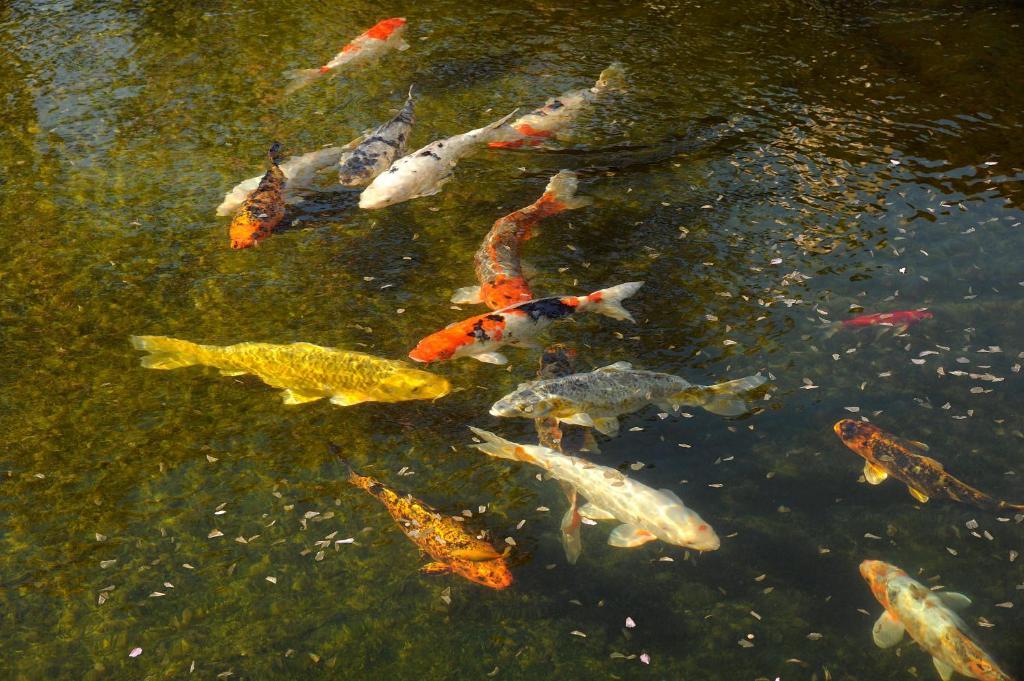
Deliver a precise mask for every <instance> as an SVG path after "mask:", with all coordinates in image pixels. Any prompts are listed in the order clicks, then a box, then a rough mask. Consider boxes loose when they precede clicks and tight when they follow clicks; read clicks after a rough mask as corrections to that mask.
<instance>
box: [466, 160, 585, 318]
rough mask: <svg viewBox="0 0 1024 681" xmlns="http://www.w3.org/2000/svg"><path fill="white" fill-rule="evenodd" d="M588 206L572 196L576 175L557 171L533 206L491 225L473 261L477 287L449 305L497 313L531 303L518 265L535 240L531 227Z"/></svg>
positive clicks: (528, 290) (534, 230)
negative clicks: (476, 305) (522, 252)
mask: <svg viewBox="0 0 1024 681" xmlns="http://www.w3.org/2000/svg"><path fill="white" fill-rule="evenodd" d="M591 203H592V202H591V200H590V199H589V198H585V197H577V196H576V173H573V172H571V171H568V170H562V171H560V172H559V173H558V174H557V175H555V176H554V177H553V178H551V181H550V182H548V186H547V187H546V188H545V189H544V194H543V195H542V196H541V197H540V198H539V199H537V200H536V201H535V202H534V203H533V204H531V205H529V206H527V207H526V208H522V209H520V210H517V211H515V212H514V213H509V214H508V215H506V216H505V217H503V218H501V219H499V220H498V221H496V222H495V223H494V226H493V227H491V231H490V232H488V233H487V236H486V237H485V238H484V242H483V244H482V245H481V246H480V248H479V250H477V252H476V255H475V256H474V257H473V261H474V263H475V264H476V278H477V279H479V280H480V286H466V287H465V288H460V289H459V290H457V291H456V292H455V295H453V296H452V302H453V303H467V304H473V303H484V304H485V305H487V307H489V308H491V309H492V310H500V309H502V308H505V307H508V306H509V305H515V304H516V303H525V302H526V301H528V300H532V299H533V293H531V292H530V286H529V285H528V284H527V283H526V279H525V278H524V277H523V273H522V269H521V265H520V262H519V248H520V246H521V245H522V243H523V242H524V241H526V240H528V239H531V238H533V237H534V236H536V234H537V230H536V229H534V226H535V225H536V224H537V223H538V222H540V221H541V220H543V219H544V218H546V217H549V216H552V215H557V214H558V213H561V212H562V211H566V210H573V209H575V208H582V207H583V206H589V205H590V204H591Z"/></svg>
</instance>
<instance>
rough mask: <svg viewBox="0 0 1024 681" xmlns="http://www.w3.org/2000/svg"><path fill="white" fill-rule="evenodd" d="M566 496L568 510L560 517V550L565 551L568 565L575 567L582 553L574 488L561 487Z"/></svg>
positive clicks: (576, 497)
mask: <svg viewBox="0 0 1024 681" xmlns="http://www.w3.org/2000/svg"><path fill="white" fill-rule="evenodd" d="M562 489H563V490H564V491H565V493H566V496H568V498H569V510H567V511H566V512H565V515H564V516H563V517H562V524H561V527H560V529H561V530H562V548H563V549H565V560H566V561H568V563H569V565H575V564H576V561H577V560H579V557H580V554H581V553H582V552H583V540H582V539H581V538H580V514H579V509H578V508H577V506H576V504H577V500H578V495H577V494H576V490H575V488H573V487H571V486H569V485H565V484H563V485H562Z"/></svg>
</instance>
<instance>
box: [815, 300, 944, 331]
mask: <svg viewBox="0 0 1024 681" xmlns="http://www.w3.org/2000/svg"><path fill="white" fill-rule="evenodd" d="M934 316H935V315H933V314H932V313H931V312H929V311H928V310H927V309H925V308H923V307H922V308H921V309H919V310H896V311H895V312H876V313H875V314H865V315H861V316H859V317H854V318H853V319H844V320H842V321H839V322H834V323H832V324H829V325H828V327H829V335H830V336H831V335H832V334H833V333H835V332H836V331H838V330H839V329H862V328H864V327H866V326H893V327H896V333H898V334H899V333H904V332H905V331H906V330H907V329H908V328H910V325H911V324H913V323H915V322H919V321H921V320H922V319H931V318H932V317H934Z"/></svg>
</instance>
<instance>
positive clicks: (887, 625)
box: [860, 560, 1013, 681]
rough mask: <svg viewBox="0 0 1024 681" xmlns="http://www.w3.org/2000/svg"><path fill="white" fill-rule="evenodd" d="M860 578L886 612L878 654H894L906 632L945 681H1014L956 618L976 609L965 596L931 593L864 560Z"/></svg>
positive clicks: (878, 632) (877, 631) (876, 633)
mask: <svg viewBox="0 0 1024 681" xmlns="http://www.w3.org/2000/svg"><path fill="white" fill-rule="evenodd" d="M860 574H861V576H862V577H863V578H864V579H865V580H866V581H867V583H868V586H870V587H871V593H872V594H873V595H874V596H875V598H876V599H877V600H878V602H879V603H881V604H882V607H883V608H885V612H884V613H882V616H881V617H879V618H878V621H876V622H875V626H874V629H873V630H872V634H873V637H874V640H875V645H877V646H878V647H879V648H891V647H892V646H894V645H896V644H897V643H899V642H900V641H901V640H902V639H903V634H904V632H906V633H907V634H909V635H910V638H912V639H914V641H916V642H917V643H918V645H920V646H921V647H922V648H924V649H925V651H926V652H928V654H930V655H931V656H932V662H933V663H934V665H935V669H936V671H938V672H939V676H940V677H941V678H942V681H948V680H949V679H950V678H951V677H952V676H953V672H957V673H959V674H963V675H964V676H966V677H968V678H971V679H979V680H980V681H1013V680H1012V679H1011V678H1010V677H1009V676H1007V675H1006V673H1004V672H1003V671H1002V670H1001V669H999V667H998V666H996V663H995V662H993V660H992V658H991V657H989V655H988V653H986V652H985V651H984V650H982V649H981V647H980V646H979V645H978V644H977V643H975V642H974V640H973V638H972V634H971V632H970V630H969V629H968V628H967V625H966V624H965V623H964V621H963V620H962V619H961V618H960V616H959V615H957V614H956V612H955V611H956V610H961V609H963V608H965V607H967V606H968V605H970V604H971V600H970V599H969V598H967V597H966V596H964V595H963V594H958V593H950V592H946V591H932V590H931V589H929V588H928V587H926V586H924V585H923V584H921V583H920V582H918V581H917V580H915V579H913V578H911V577H910V575H908V574H907V573H906V572H904V571H903V570H901V569H899V568H898V567H896V566H895V565H890V564H889V563H884V562H882V561H880V560H865V561H864V562H863V563H861V564H860Z"/></svg>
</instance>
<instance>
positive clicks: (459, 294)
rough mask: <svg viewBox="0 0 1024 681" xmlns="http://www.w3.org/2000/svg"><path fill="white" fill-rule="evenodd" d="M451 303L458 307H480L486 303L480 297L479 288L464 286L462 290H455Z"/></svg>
mask: <svg viewBox="0 0 1024 681" xmlns="http://www.w3.org/2000/svg"><path fill="white" fill-rule="evenodd" d="M451 302H453V303H455V304H456V305H478V304H479V303H482V302H484V301H483V299H482V298H481V297H480V287H479V286H463V287H462V288H457V289H455V293H453V294H452V297H451Z"/></svg>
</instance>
